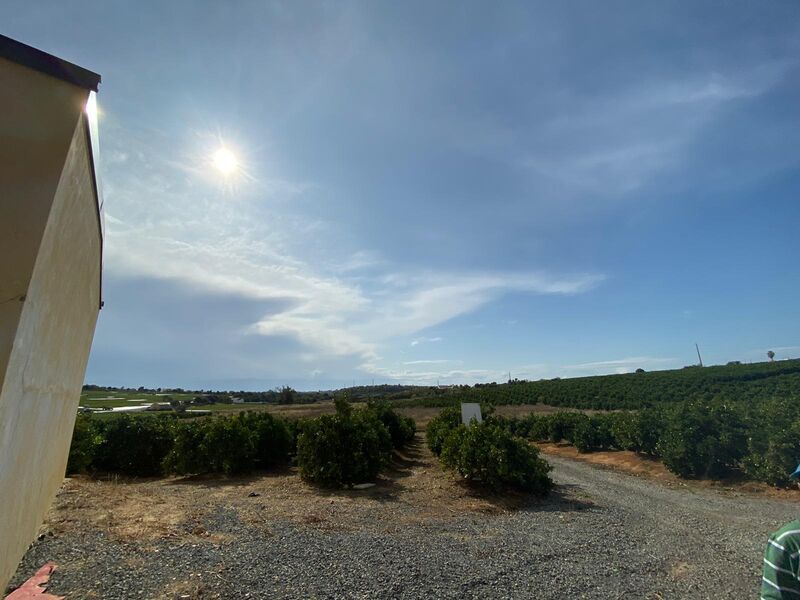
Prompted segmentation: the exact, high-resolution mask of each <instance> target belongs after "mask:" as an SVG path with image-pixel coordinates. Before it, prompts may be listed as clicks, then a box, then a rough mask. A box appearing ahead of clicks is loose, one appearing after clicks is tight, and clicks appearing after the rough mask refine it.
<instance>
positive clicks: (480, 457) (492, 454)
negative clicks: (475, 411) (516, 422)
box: [440, 422, 553, 495]
mask: <svg viewBox="0 0 800 600" xmlns="http://www.w3.org/2000/svg"><path fill="white" fill-rule="evenodd" d="M440 460H441V463H442V466H443V467H445V468H446V469H450V470H452V471H455V472H457V473H458V474H459V475H461V476H462V477H464V478H466V479H469V480H470V481H472V482H475V483H478V484H480V485H483V486H486V487H489V488H492V489H494V490H499V489H501V488H503V487H511V488H516V489H520V490H523V491H527V492H533V493H535V494H539V495H545V494H547V493H548V492H549V491H550V489H551V488H552V486H553V482H552V480H551V479H550V477H549V475H548V473H549V472H550V470H551V467H550V465H549V464H547V462H545V461H544V460H543V459H542V458H541V457H540V456H539V451H538V449H537V448H535V447H534V446H531V445H530V444H528V443H527V442H526V441H525V440H523V439H521V438H519V437H516V436H513V435H512V434H511V433H509V432H508V431H506V430H504V429H503V428H502V427H500V426H498V425H497V424H494V423H491V422H484V423H473V424H471V425H469V426H464V425H459V426H457V427H456V428H454V429H452V430H451V431H450V432H449V434H448V435H447V437H446V439H445V440H444V443H443V446H442V452H441V457H440Z"/></svg>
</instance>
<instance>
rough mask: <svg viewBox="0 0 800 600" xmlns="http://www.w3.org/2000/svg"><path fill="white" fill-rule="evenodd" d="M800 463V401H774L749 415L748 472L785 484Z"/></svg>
mask: <svg viewBox="0 0 800 600" xmlns="http://www.w3.org/2000/svg"><path fill="white" fill-rule="evenodd" d="M798 462H800V407H798V404H797V402H792V401H788V400H771V401H767V402H765V403H764V404H762V405H761V406H760V407H759V408H758V409H757V410H753V409H751V410H750V414H749V415H748V435H747V455H746V456H745V457H744V459H743V460H742V468H743V470H744V472H745V473H746V474H747V475H748V476H750V477H752V478H753V479H756V480H758V481H763V482H764V483H768V484H770V485H774V486H779V487H784V486H787V485H789V483H790V479H789V474H790V473H791V472H792V471H794V469H795V467H796V466H797V464H798Z"/></svg>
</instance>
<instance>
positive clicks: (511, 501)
mask: <svg viewBox="0 0 800 600" xmlns="http://www.w3.org/2000/svg"><path fill="white" fill-rule="evenodd" d="M535 502H537V500H535V499H532V498H531V497H530V496H529V495H526V494H518V493H513V492H512V493H506V494H503V495H495V494H490V493H483V492H480V491H476V490H474V489H472V488H470V487H468V486H466V485H464V484H463V483H462V482H461V481H458V480H456V479H455V478H454V477H452V476H450V475H449V474H447V473H445V472H443V471H442V469H441V468H440V466H439V464H438V461H436V459H435V457H434V456H433V455H432V454H431V453H430V451H429V450H428V448H427V447H426V446H425V445H424V443H423V441H422V439H421V435H418V436H417V441H416V442H415V443H414V444H413V445H412V446H411V447H410V448H409V449H408V450H407V451H406V452H404V453H395V456H394V460H393V463H392V465H391V468H390V469H388V470H387V471H386V472H385V473H384V474H383V475H382V476H381V477H379V478H378V480H377V485H376V486H375V487H373V488H369V489H367V490H327V489H321V488H318V487H315V486H313V485H310V484H308V483H306V482H305V481H303V480H302V479H301V478H300V477H299V476H298V475H297V472H296V470H295V469H288V470H286V471H284V472H281V473H273V474H262V475H258V476H251V477H237V478H224V477H218V476H202V477H201V476H197V477H184V478H176V477H171V478H163V479H130V480H127V479H119V478H117V479H109V480H94V479H90V478H86V477H76V478H73V479H68V480H66V481H65V483H64V486H63V487H62V489H61V491H60V492H59V494H58V497H57V498H56V501H55V503H54V504H53V507H52V509H51V511H50V514H49V515H48V518H47V520H46V521H45V524H44V526H43V528H44V530H45V531H46V530H50V531H53V532H55V533H66V532H69V531H75V530H80V529H86V528H90V529H94V530H98V531H103V532H105V533H106V535H108V536H110V537H112V538H116V539H120V540H126V541H132V540H136V541H138V542H140V543H147V542H148V541H154V540H157V539H169V538H175V539H187V540H191V539H195V540H196V539H198V538H202V539H206V540H208V539H209V538H211V539H212V541H216V542H219V543H222V542H224V541H226V539H225V536H224V535H222V534H218V533H214V534H210V533H209V532H207V531H206V530H205V529H204V527H203V523H204V519H205V518H206V517H207V516H208V515H211V514H213V513H214V511H217V510H219V509H220V508H226V509H232V510H234V511H235V512H236V513H237V514H238V516H239V518H240V519H241V520H242V521H244V522H246V523H249V524H251V525H258V526H261V527H263V528H264V530H265V531H266V532H269V530H270V524H271V523H273V522H274V521H278V520H285V521H289V522H291V523H293V524H295V525H297V526H303V527H312V528H315V529H318V530H324V531H325V530H327V531H334V530H358V529H363V528H365V527H379V528H382V529H383V530H385V531H395V530H398V529H400V528H402V527H404V526H405V525H407V524H410V523H421V522H429V521H436V520H440V519H449V518H452V517H454V516H455V515H458V514H461V513H464V512H475V513H503V512H507V511H513V510H517V509H519V508H520V507H522V506H525V505H529V504H531V503H535Z"/></svg>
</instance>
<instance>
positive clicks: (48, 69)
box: [0, 34, 100, 92]
mask: <svg viewBox="0 0 800 600" xmlns="http://www.w3.org/2000/svg"><path fill="white" fill-rule="evenodd" d="M0 57H2V58H7V59H8V60H11V61H13V62H15V63H19V64H21V65H24V66H26V67H29V68H31V69H35V70H36V71H40V72H42V73H46V74H47V75H52V76H53V77H57V78H58V79H62V80H64V81H66V82H68V83H72V84H74V85H77V86H79V87H82V88H85V89H87V90H93V91H95V92H96V91H97V86H98V85H99V84H100V75H98V74H97V73H93V72H92V71H89V70H87V69H84V68H83V67H79V66H78V65H75V64H72V63H71V62H67V61H66V60H62V59H60V58H58V57H57V56H53V55H52V54H48V53H47V52H42V51H41V50H37V49H36V48H33V47H32V46H28V45H27V44H23V43H22V42H18V41H17V40H12V39H11V38H10V37H6V36H4V35H2V34H0Z"/></svg>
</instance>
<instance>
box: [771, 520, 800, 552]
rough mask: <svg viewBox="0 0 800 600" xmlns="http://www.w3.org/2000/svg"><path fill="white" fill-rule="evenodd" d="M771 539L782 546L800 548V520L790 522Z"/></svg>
mask: <svg viewBox="0 0 800 600" xmlns="http://www.w3.org/2000/svg"><path fill="white" fill-rule="evenodd" d="M770 539H771V540H774V541H776V542H779V543H780V544H781V545H782V546H786V545H791V546H794V547H795V548H798V547H800V519H795V520H794V521H789V522H788V523H786V525H784V526H783V527H781V528H780V529H778V530H777V531H776V532H775V533H773V534H772V536H771V537H770Z"/></svg>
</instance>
